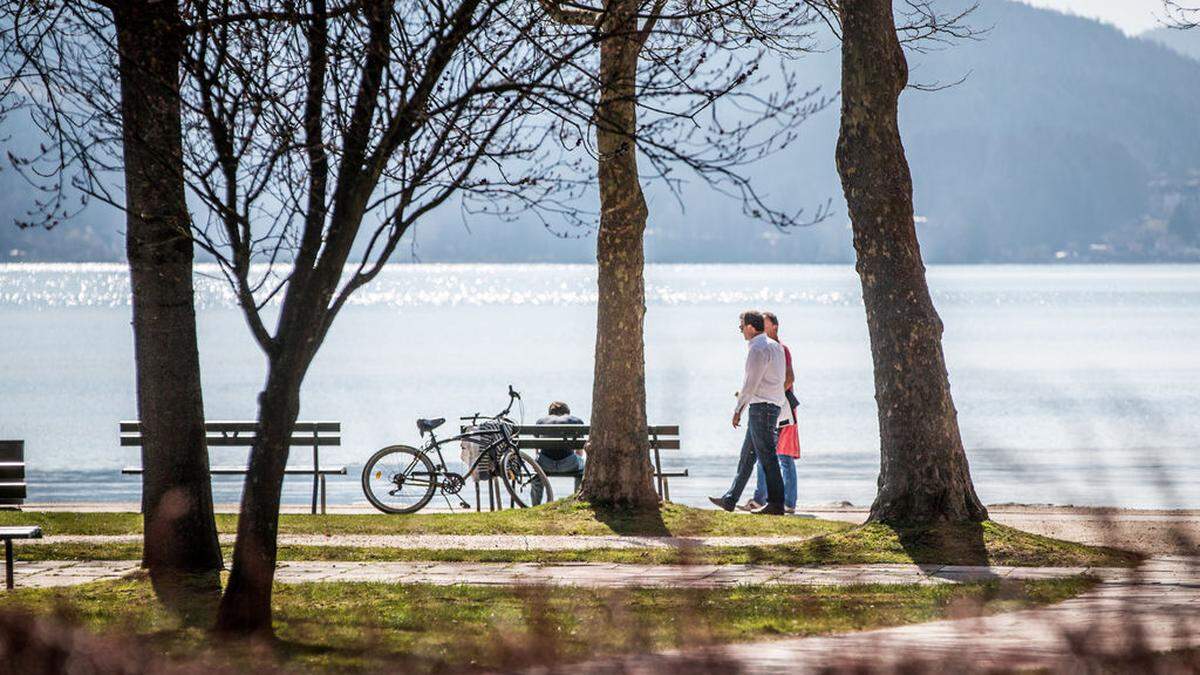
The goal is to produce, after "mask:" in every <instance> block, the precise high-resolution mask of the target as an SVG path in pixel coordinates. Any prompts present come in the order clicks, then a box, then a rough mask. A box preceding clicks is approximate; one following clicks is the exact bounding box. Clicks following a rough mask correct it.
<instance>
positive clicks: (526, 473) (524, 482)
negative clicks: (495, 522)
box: [500, 450, 554, 508]
mask: <svg viewBox="0 0 1200 675" xmlns="http://www.w3.org/2000/svg"><path fill="white" fill-rule="evenodd" d="M500 479H501V480H502V481H504V487H505V488H507V489H508V494H510V495H512V498H513V503H515V504H516V505H517V506H519V507H521V508H526V507H528V506H531V505H532V504H533V487H534V486H535V485H536V484H537V483H538V482H540V483H541V484H542V486H543V493H542V503H543V504H544V503H546V502H552V501H554V488H553V487H551V485H550V479H549V478H547V477H546V472H545V471H542V467H540V466H538V463H537V462H535V461H533V459H532V458H530V456H529V455H527V454H525V453H523V452H521V451H519V450H509V451H507V452H505V453H504V454H503V455H501V456H500Z"/></svg>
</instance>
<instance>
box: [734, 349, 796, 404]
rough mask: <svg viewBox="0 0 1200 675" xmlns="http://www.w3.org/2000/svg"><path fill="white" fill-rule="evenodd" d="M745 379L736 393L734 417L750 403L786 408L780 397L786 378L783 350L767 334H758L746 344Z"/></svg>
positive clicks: (784, 401) (783, 399) (782, 398)
mask: <svg viewBox="0 0 1200 675" xmlns="http://www.w3.org/2000/svg"><path fill="white" fill-rule="evenodd" d="M747 346H748V347H749V349H750V351H749V353H748V354H746V379H745V380H744V381H743V382H742V389H741V391H739V392H738V400H737V407H736V408H734V409H733V411H734V412H735V413H740V412H741V411H742V408H745V407H746V406H748V405H750V404H751V403H772V404H774V405H777V406H779V407H781V408H783V407H786V406H787V399H786V398H785V397H784V395H783V381H784V379H785V377H786V376H787V361H786V358H785V357H784V355H783V347H782V346H780V344H779V343H778V342H776V341H774V340H772V339H771V338H769V337H767V334H766V333H759V334H758V335H755V336H754V337H753V338H750V340H749V342H748V343H747Z"/></svg>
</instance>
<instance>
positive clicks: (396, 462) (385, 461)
mask: <svg viewBox="0 0 1200 675" xmlns="http://www.w3.org/2000/svg"><path fill="white" fill-rule="evenodd" d="M362 487H363V493H364V494H366V495H367V501H369V502H371V505H372V506H374V507H375V508H377V509H379V510H380V511H383V512H384V513H415V512H417V511H420V510H421V508H422V507H424V506H425V505H426V504H428V503H429V500H430V499H433V492H434V489H435V488H436V487H437V472H436V471H434V468H433V462H431V461H429V457H427V456H426V455H425V453H423V452H421V451H420V450H417V449H416V448H410V447H409V446H407V445H389V446H388V447H386V448H384V449H382V450H380V451H379V452H377V453H375V454H374V455H371V458H370V459H368V460H367V465H366V466H364V467H363V473H362Z"/></svg>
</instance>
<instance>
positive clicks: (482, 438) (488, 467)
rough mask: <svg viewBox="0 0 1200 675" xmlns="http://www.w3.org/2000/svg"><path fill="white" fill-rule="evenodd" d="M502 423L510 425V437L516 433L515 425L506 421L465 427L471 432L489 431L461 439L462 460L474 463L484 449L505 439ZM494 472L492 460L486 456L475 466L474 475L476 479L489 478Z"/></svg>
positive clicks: (468, 464) (492, 421)
mask: <svg viewBox="0 0 1200 675" xmlns="http://www.w3.org/2000/svg"><path fill="white" fill-rule="evenodd" d="M502 424H506V425H507V426H508V430H509V436H510V437H511V436H512V435H513V434H515V433H516V429H515V428H514V427H513V425H511V424H507V423H506V422H500V421H496V420H489V421H487V422H481V423H479V424H475V425H471V426H467V427H466V428H465V430H466V431H467V432H470V433H474V432H487V433H481V434H479V435H477V436H472V437H471V438H464V439H462V441H461V445H462V460H463V462H465V463H466V465H467V466H470V465H471V464H472V463H474V462H475V459H476V458H477V457H479V456H480V455H481V454H483V451H484V450H486V449H487V448H488V447H489V446H491V445H493V444H495V443H499V442H501V441H502V440H503V438H504V432H503V430H502V429H501V426H500V425H502ZM497 449H498V450H502V448H497ZM492 473H493V467H492V462H491V461H490V460H488V459H486V458H485V459H484V460H483V461H481V462H479V466H477V467H475V472H474V476H473V477H474V478H475V480H476V481H480V480H487V479H488V478H489V477H490V476H491V474H492Z"/></svg>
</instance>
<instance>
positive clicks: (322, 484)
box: [321, 474, 327, 515]
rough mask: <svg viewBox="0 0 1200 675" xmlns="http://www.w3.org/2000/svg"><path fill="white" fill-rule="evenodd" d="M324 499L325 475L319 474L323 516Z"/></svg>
mask: <svg viewBox="0 0 1200 675" xmlns="http://www.w3.org/2000/svg"><path fill="white" fill-rule="evenodd" d="M326 497H327V495H326V486H325V474H321V515H325V501H326Z"/></svg>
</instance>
